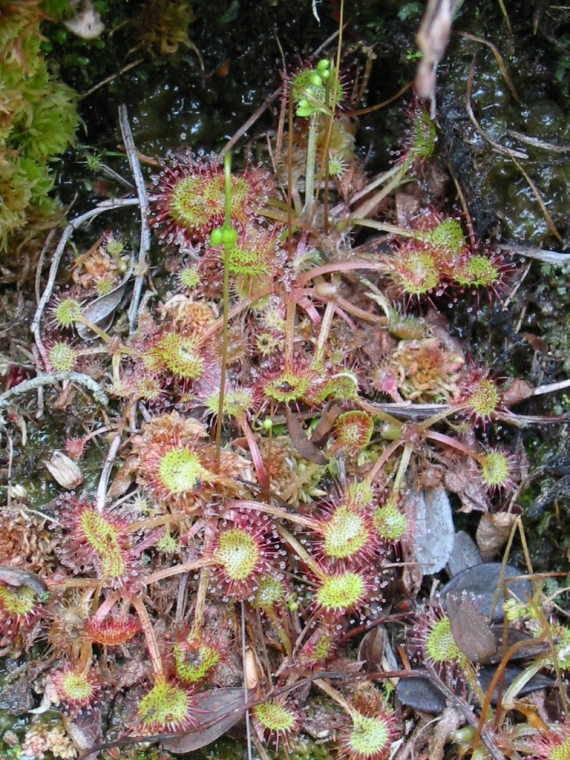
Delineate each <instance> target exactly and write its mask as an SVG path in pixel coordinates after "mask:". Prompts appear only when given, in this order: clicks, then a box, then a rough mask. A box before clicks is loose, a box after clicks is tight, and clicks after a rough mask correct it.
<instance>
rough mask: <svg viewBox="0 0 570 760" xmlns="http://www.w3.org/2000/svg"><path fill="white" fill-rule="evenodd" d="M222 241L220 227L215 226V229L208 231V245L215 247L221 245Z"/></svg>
mask: <svg viewBox="0 0 570 760" xmlns="http://www.w3.org/2000/svg"><path fill="white" fill-rule="evenodd" d="M222 243H223V230H222V228H221V227H216V229H215V230H212V232H211V233H210V245H211V246H213V247H214V248H217V247H218V246H219V245H222Z"/></svg>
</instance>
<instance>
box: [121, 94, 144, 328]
mask: <svg viewBox="0 0 570 760" xmlns="http://www.w3.org/2000/svg"><path fill="white" fill-rule="evenodd" d="M119 124H120V125H121V134H122V136H123V142H124V143H125V149H126V151H127V158H128V159H129V166H130V167H131V172H132V173H133V178H134V180H135V185H136V187H137V195H138V198H139V207H140V212H141V239H140V245H139V253H138V256H137V275H136V277H135V285H134V288H133V295H132V298H131V304H130V306H129V330H130V333H131V334H132V333H134V331H135V330H136V327H137V317H138V310H139V303H140V300H141V294H142V289H143V284H144V270H145V268H146V264H147V259H148V252H149V250H150V228H149V226H148V215H149V205H148V195H147V192H146V185H145V181H144V177H143V174H142V171H141V165H140V163H139V158H138V154H137V146H136V145H135V140H134V138H133V133H132V130H131V125H130V124H129V116H128V113H127V107H126V105H124V104H122V105H120V106H119Z"/></svg>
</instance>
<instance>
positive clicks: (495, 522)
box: [475, 512, 517, 562]
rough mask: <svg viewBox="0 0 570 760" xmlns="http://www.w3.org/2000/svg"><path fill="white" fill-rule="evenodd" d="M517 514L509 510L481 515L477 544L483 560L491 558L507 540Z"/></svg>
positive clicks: (486, 560) (487, 560) (488, 560)
mask: <svg viewBox="0 0 570 760" xmlns="http://www.w3.org/2000/svg"><path fill="white" fill-rule="evenodd" d="M516 519H517V516H516V515H514V514H512V513H510V512H498V513H497V514H494V515H490V514H488V513H487V514H484V515H481V519H480V520H479V525H478V526H477V533H476V535H475V538H476V539H477V546H478V547H479V551H480V552H481V558H482V559H483V562H490V561H491V560H493V559H494V558H495V557H496V556H497V554H498V553H499V551H500V550H501V548H502V547H503V546H504V544H505V543H506V542H507V540H508V538H509V536H510V534H511V530H512V527H513V523H514V522H515V520H516Z"/></svg>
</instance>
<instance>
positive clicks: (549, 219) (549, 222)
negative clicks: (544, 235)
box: [511, 156, 564, 245]
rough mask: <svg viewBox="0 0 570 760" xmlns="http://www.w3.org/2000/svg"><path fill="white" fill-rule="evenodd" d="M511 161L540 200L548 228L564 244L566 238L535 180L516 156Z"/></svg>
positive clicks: (539, 203)
mask: <svg viewBox="0 0 570 760" xmlns="http://www.w3.org/2000/svg"><path fill="white" fill-rule="evenodd" d="M511 161H512V162H513V164H514V165H515V166H516V167H517V169H518V170H519V171H520V173H521V174H522V175H523V177H524V178H525V179H526V181H527V182H528V185H529V187H530V189H531V190H532V194H533V195H534V197H535V198H536V200H537V201H538V205H539V206H540V210H541V211H542V215H543V216H544V218H545V220H546V224H547V226H548V229H549V230H550V232H551V233H552V234H553V235H554V237H555V238H556V239H557V240H558V242H559V243H560V244H561V245H564V240H563V239H562V236H561V234H560V233H559V232H558V230H557V229H556V227H555V226H554V222H553V221H552V217H551V216H550V214H549V212H548V209H547V208H546V204H545V203H544V201H543V200H542V196H541V195H540V193H539V192H538V188H537V186H536V185H535V184H534V182H533V181H532V180H531V178H530V177H529V176H528V174H527V173H526V172H525V170H524V169H523V168H522V166H521V165H520V164H519V162H518V161H517V160H516V158H515V157H514V156H511Z"/></svg>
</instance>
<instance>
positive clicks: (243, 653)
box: [241, 602, 253, 760]
mask: <svg viewBox="0 0 570 760" xmlns="http://www.w3.org/2000/svg"><path fill="white" fill-rule="evenodd" d="M245 641H246V637H245V604H244V603H243V602H242V603H241V656H242V662H243V693H244V700H245V703H246V704H247V701H248V699H249V693H248V690H247V674H246V672H245V665H246V651H245V650H246V646H245ZM245 730H246V734H247V757H248V760H253V754H252V752H251V723H250V716H249V710H248V709H247V708H246V711H245Z"/></svg>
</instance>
